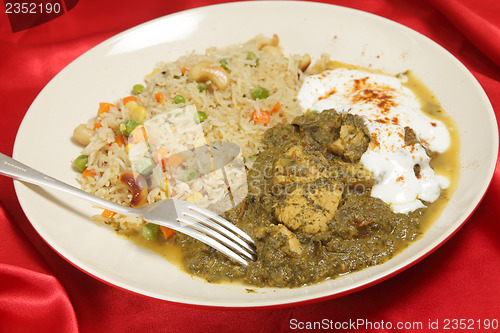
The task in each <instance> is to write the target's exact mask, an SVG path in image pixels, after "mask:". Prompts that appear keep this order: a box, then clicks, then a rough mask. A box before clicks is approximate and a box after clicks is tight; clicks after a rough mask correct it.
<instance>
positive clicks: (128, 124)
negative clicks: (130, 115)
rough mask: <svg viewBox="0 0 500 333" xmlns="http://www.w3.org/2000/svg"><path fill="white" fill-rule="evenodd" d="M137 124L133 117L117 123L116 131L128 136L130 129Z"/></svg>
mask: <svg viewBox="0 0 500 333" xmlns="http://www.w3.org/2000/svg"><path fill="white" fill-rule="evenodd" d="M137 126H139V123H138V122H137V121H135V120H134V119H129V120H127V121H125V122H123V123H120V124H119V125H118V130H117V133H118V134H120V135H125V136H129V135H130V133H132V131H133V130H134V129H135V128H136V127H137Z"/></svg>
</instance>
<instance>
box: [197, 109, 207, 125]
mask: <svg viewBox="0 0 500 333" xmlns="http://www.w3.org/2000/svg"><path fill="white" fill-rule="evenodd" d="M205 119H207V114H206V113H205V112H203V111H197V112H196V113H195V114H194V122H195V123H197V124H199V123H201V122H203V121H204V120H205Z"/></svg>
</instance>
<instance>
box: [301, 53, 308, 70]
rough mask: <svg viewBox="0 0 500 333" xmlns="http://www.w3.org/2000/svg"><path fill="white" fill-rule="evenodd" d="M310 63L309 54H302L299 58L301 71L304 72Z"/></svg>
mask: <svg viewBox="0 0 500 333" xmlns="http://www.w3.org/2000/svg"><path fill="white" fill-rule="evenodd" d="M310 64H311V56H310V55H309V54H304V55H303V56H302V59H300V60H299V69H300V70H301V71H302V72H305V71H306V69H307V68H308V67H309V65H310Z"/></svg>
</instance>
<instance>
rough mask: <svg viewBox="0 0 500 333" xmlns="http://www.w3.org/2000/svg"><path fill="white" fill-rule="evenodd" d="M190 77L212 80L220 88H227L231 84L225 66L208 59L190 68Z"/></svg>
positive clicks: (197, 80) (192, 78)
mask: <svg viewBox="0 0 500 333" xmlns="http://www.w3.org/2000/svg"><path fill="white" fill-rule="evenodd" d="M189 78H190V79H191V80H194V81H196V82H206V81H210V82H212V83H213V84H215V86H216V87H217V88H218V89H221V90H222V89H226V88H227V86H228V85H229V77H228V75H227V72H226V70H225V69H224V68H222V67H221V66H219V65H215V64H213V63H211V62H208V61H202V62H200V63H198V64H196V65H194V66H193V67H192V68H191V69H190V70H189Z"/></svg>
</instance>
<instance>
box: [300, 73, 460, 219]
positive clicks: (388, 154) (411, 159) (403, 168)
mask: <svg viewBox="0 0 500 333" xmlns="http://www.w3.org/2000/svg"><path fill="white" fill-rule="evenodd" d="M298 100H299V103H300V105H301V107H302V108H303V110H304V111H306V110H316V111H323V110H327V109H335V110H337V111H339V112H349V113H352V114H356V115H359V116H361V117H363V118H364V119H365V123H366V126H367V129H368V131H369V133H370V135H371V141H370V144H369V146H368V149H367V151H366V152H365V153H364V154H363V156H362V157H361V161H360V162H361V163H362V164H363V165H364V166H365V168H367V169H368V170H370V171H371V172H373V174H374V176H375V184H374V186H373V188H372V191H371V195H372V196H373V197H376V198H380V199H381V200H383V201H384V202H386V203H388V204H389V205H390V206H391V207H392V209H393V211H394V212H396V213H408V212H411V211H414V210H416V209H418V208H421V207H425V205H424V203H423V202H433V201H435V200H436V199H437V198H438V197H439V195H440V193H441V190H442V189H445V188H447V187H448V186H449V180H448V178H446V177H444V176H440V175H437V174H435V172H434V170H433V169H432V168H431V167H430V165H429V162H430V157H429V156H428V154H427V151H426V149H425V148H424V146H425V147H426V148H427V149H429V150H431V151H434V152H437V153H442V152H444V151H445V150H446V149H447V148H448V147H449V146H450V134H449V132H448V129H447V128H446V126H445V125H444V124H443V123H442V122H440V121H438V120H435V119H432V118H430V117H428V116H427V115H425V114H424V113H423V112H422V109H421V104H420V101H419V100H418V98H417V97H416V96H415V94H414V93H413V92H412V91H411V90H410V89H408V88H407V87H405V86H403V84H402V83H401V80H399V79H398V78H396V77H393V76H389V75H383V74H374V73H368V72H364V71H360V70H355V69H346V68H337V69H332V70H327V71H325V72H322V73H320V74H316V75H311V76H308V77H307V78H306V79H305V80H304V83H303V85H302V87H301V89H300V91H299V94H298ZM405 127H410V128H411V129H412V130H413V132H414V133H415V134H416V137H417V138H418V141H419V142H416V143H413V144H409V145H407V144H405V140H404V138H405ZM417 169H418V172H417V171H416V170H417Z"/></svg>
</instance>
